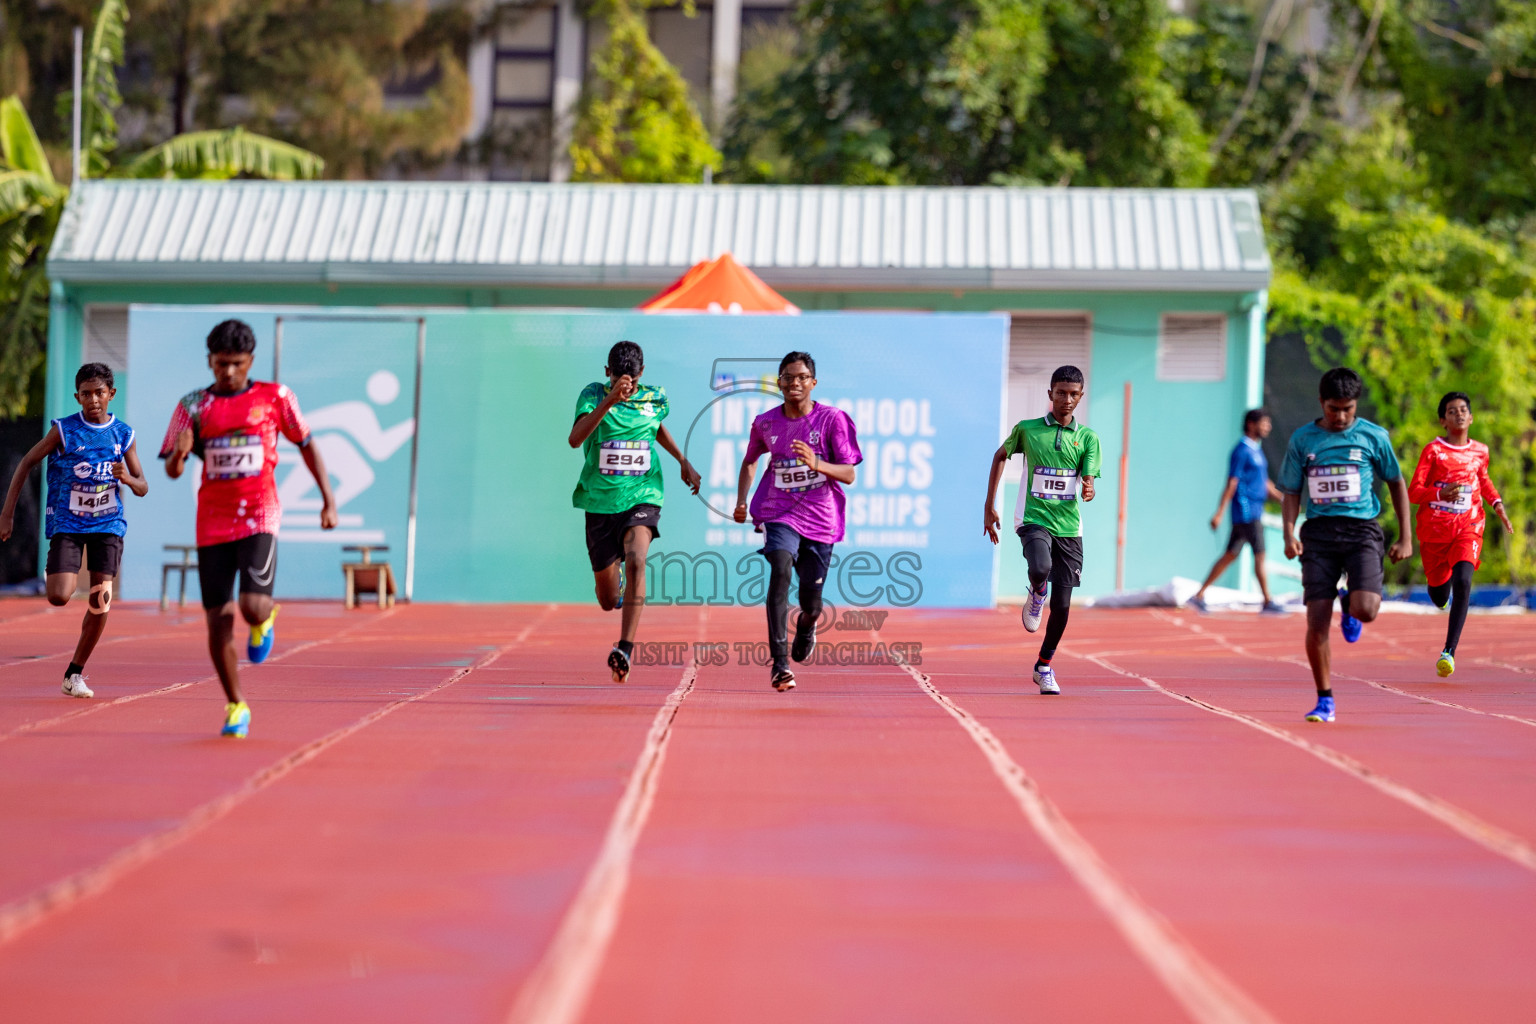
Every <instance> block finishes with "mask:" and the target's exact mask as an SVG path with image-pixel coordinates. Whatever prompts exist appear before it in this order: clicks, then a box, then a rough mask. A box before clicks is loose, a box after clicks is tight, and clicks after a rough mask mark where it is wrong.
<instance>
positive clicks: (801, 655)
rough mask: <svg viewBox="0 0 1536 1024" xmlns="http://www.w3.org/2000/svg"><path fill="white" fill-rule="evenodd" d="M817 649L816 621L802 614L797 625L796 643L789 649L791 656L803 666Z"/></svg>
mask: <svg viewBox="0 0 1536 1024" xmlns="http://www.w3.org/2000/svg"><path fill="white" fill-rule="evenodd" d="M807 627H809V628H807ZM815 649H816V620H815V618H813V617H812V616H809V615H805V614H802V615H801V616H800V618H799V620H798V621H796V623H795V642H794V645H793V646H791V647H790V649H789V656H790V657H791V658H794V659H795V660H796V661H798V662H801V663H802V664H803V663H804V662H805V661H806V660H808V659H809V658H810V656H811V652H812V651H814V650H815Z"/></svg>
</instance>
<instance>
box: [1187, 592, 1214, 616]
mask: <svg viewBox="0 0 1536 1024" xmlns="http://www.w3.org/2000/svg"><path fill="white" fill-rule="evenodd" d="M1189 606H1190V607H1191V608H1193V609H1194V610H1195V611H1197V612H1199V613H1200V614H1201V615H1208V614H1210V611H1211V609H1210V607H1209V606H1208V605H1207V604H1206V603H1205V598H1203V597H1201V596H1200V595H1199V594H1196V595H1195V596H1194V597H1192V598H1190V599H1189Z"/></svg>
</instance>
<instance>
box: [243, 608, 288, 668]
mask: <svg viewBox="0 0 1536 1024" xmlns="http://www.w3.org/2000/svg"><path fill="white" fill-rule="evenodd" d="M279 607H281V606H280V605H273V606H272V614H271V615H268V616H267V621H265V622H263V623H261V624H260V625H256V626H252V627H251V639H250V642H249V643H248V644H246V646H245V654H246V657H248V658H250V659H251V664H252V665H260V664H261V663H262V662H264V661H266V660H267V655H269V654H271V653H272V644H273V643H275V642H276V641H277V609H278V608H279Z"/></svg>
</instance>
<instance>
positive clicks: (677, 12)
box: [650, 4, 715, 110]
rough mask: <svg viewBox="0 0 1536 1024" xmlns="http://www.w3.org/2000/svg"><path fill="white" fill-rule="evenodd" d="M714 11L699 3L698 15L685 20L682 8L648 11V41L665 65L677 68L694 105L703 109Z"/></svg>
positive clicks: (706, 89) (663, 8)
mask: <svg viewBox="0 0 1536 1024" xmlns="http://www.w3.org/2000/svg"><path fill="white" fill-rule="evenodd" d="M714 24H715V9H714V8H713V7H712V6H710V5H707V4H699V5H698V7H697V13H696V14H695V15H694V16H693V17H691V18H690V17H688V15H687V14H686V13H684V11H683V9H682V8H681V7H662V8H658V9H656V10H653V11H651V17H650V32H651V42H653V43H655V44H656V49H658V50H660V51H661V53H662V56H664V57H666V58H667V61H668V63H670V64H671V65H672V66H673V67H675V68H677V71H678V73H679V74H680V75H682V76H683V81H685V82H687V83H688V89H689V92H691V93H692V94H693V100H694V102H695V103H698V104H700V109H701V110H703V109H705V105H704V101H705V100H706V99H707V98H708V96H709V61H710V54H711V52H712V50H713V44H714Z"/></svg>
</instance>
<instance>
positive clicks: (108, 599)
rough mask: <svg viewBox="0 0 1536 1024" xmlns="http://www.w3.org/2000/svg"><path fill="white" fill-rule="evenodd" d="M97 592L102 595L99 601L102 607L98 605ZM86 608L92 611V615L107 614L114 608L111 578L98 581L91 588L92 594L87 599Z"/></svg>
mask: <svg viewBox="0 0 1536 1024" xmlns="http://www.w3.org/2000/svg"><path fill="white" fill-rule="evenodd" d="M97 594H100V595H101V598H100V602H99V603H100V607H97V604H98V601H97V597H96V595H97ZM85 608H86V611H88V612H90V613H91V614H92V615H105V614H107V612H109V611H111V610H112V581H111V580H107V581H106V582H105V583H98V584H96V585H95V586H93V587H92V588H91V593H90V596H88V597H87V598H86V599H85Z"/></svg>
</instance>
